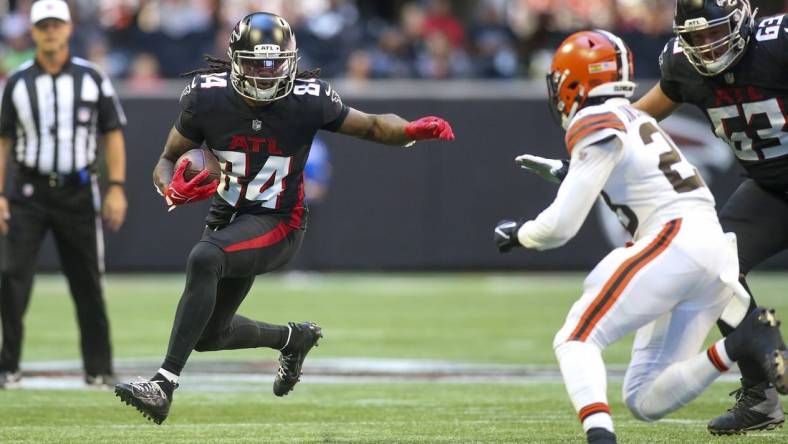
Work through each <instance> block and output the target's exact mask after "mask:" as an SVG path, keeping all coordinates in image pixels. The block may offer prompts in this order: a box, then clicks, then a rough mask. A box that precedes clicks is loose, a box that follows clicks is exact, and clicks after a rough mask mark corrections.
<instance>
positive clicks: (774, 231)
mask: <svg viewBox="0 0 788 444" xmlns="http://www.w3.org/2000/svg"><path fill="white" fill-rule="evenodd" d="M720 222H721V224H722V226H723V229H724V230H725V231H726V232H734V233H736V237H737V240H738V251H739V268H740V272H741V283H742V284H743V285H744V286H745V288H747V289H748V291H749V288H748V287H747V282H746V281H745V277H746V275H747V273H749V271H750V270H752V268H753V267H755V266H757V265H758V264H760V263H761V262H763V261H764V260H765V259H767V258H769V257H770V256H773V255H775V254H777V253H779V252H780V251H782V250H784V249H785V248H786V247H788V203H786V202H785V200H783V198H782V197H780V196H777V195H775V194H772V193H769V192H767V191H765V190H764V189H763V188H761V187H759V186H758V185H757V184H756V183H755V182H754V181H753V180H751V179H747V180H745V181H744V182H743V183H742V184H741V185H740V186H739V188H738V189H737V190H736V192H735V193H734V194H733V195H732V196H731V197H730V198H729V199H728V201H727V202H726V203H725V205H724V206H723V208H722V210H721V211H720ZM751 294H752V293H751ZM750 308H751V310H752V309H754V308H755V300H752V302H751V306H750ZM717 325H718V327H719V329H720V331H721V332H722V334H723V335H728V334H729V333H730V332H731V331H733V328H732V327H731V326H729V325H727V324H726V323H725V322H722V321H721V322H718V324H717ZM737 364H738V366H739V369H740V370H741V373H742V387H741V388H740V389H739V390H737V391H736V392H735V394H736V403H735V405H734V406H733V408H731V409H729V410H728V411H727V412H725V413H723V414H722V415H720V416H718V417H716V418H714V419H712V420H711V421H710V422H709V430H710V431H712V432H715V433H729V432H731V431H746V430H758V429H763V428H774V427H777V426H778V425H780V424H782V423H783V422H784V420H785V418H784V415H783V409H782V405H781V403H780V399H779V397H778V395H777V391H776V390H775V389H774V388H773V387H770V386H769V384H768V382H766V375H765V374H764V373H763V371H762V370H761V369H760V367H759V365H758V364H757V363H755V362H753V361H751V360H749V359H743V360H741V361H740V362H738V363H737Z"/></svg>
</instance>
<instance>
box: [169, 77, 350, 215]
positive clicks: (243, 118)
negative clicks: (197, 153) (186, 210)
mask: <svg viewBox="0 0 788 444" xmlns="http://www.w3.org/2000/svg"><path fill="white" fill-rule="evenodd" d="M180 105H181V113H180V115H179V116H178V119H177V120H176V122H175V128H176V129H177V130H178V132H180V133H181V134H182V135H183V136H184V137H186V138H188V139H190V140H192V141H194V142H195V143H202V142H204V143H205V145H206V146H207V147H208V148H210V149H211V151H212V152H213V153H214V154H215V155H216V157H217V158H218V159H219V163H220V165H221V168H222V175H221V179H220V183H219V188H218V190H217V194H216V195H215V196H214V199H213V202H212V206H211V212H210V214H209V216H208V219H207V223H208V224H209V225H213V224H222V223H227V222H229V220H230V218H231V217H232V215H233V214H234V213H253V214H265V213H275V214H290V213H291V212H293V211H295V210H301V209H302V208H303V207H304V190H303V187H304V183H303V182H304V181H303V173H304V166H305V164H306V159H307V157H308V156H309V150H310V148H311V146H312V140H313V139H314V137H315V134H316V133H317V131H319V130H321V129H325V130H329V131H336V130H338V129H339V127H340V126H342V123H343V122H344V120H345V117H346V116H347V114H348V110H349V109H348V107H347V106H345V105H344V104H343V103H342V100H341V99H340V97H339V95H338V94H337V93H336V91H334V90H333V89H332V88H331V86H330V85H329V84H328V83H326V82H324V81H322V80H318V79H296V80H295V85H294V87H293V91H292V92H291V93H290V94H289V95H287V96H286V97H284V98H282V99H279V100H276V101H273V102H269V103H263V104H262V106H252V105H250V104H249V103H247V102H246V101H244V100H243V98H242V97H241V96H239V95H238V94H237V93H236V92H235V89H233V87H232V85H231V84H230V82H229V81H228V74H227V73H220V74H208V75H198V76H196V77H194V78H193V79H192V82H191V83H190V84H189V85H187V86H186V89H184V91H183V93H182V94H181V99H180Z"/></svg>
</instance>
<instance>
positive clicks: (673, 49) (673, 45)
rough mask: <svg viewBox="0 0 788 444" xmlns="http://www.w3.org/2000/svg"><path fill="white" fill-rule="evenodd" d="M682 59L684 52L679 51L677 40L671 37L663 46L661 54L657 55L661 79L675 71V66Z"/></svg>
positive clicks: (679, 46)
mask: <svg viewBox="0 0 788 444" xmlns="http://www.w3.org/2000/svg"><path fill="white" fill-rule="evenodd" d="M682 59H685V57H684V50H683V49H681V45H679V41H678V39H677V38H676V37H673V38H671V39H670V40H668V43H666V44H665V47H664V48H663V49H662V53H661V54H660V55H659V68H660V71H661V72H662V77H663V78H665V77H668V76H670V74H672V73H673V72H674V71H675V69H676V64H677V63H680V61H681V60H682Z"/></svg>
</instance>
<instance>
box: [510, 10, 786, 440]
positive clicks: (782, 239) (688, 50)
mask: <svg viewBox="0 0 788 444" xmlns="http://www.w3.org/2000/svg"><path fill="white" fill-rule="evenodd" d="M756 14H757V10H756V11H755V12H752V11H751V8H750V4H749V1H748V0H678V1H677V4H676V11H675V19H674V31H675V33H676V37H674V38H673V39H671V40H670V41H668V43H667V45H666V46H665V49H664V50H663V53H662V55H661V56H660V60H659V62H660V68H661V73H662V74H661V77H662V78H661V80H660V82H659V83H658V84H656V85H655V86H654V87H653V88H652V89H651V90H650V91H649V92H648V93H646V95H644V96H643V97H642V98H641V99H640V100H638V101H637V102H635V104H634V107H635V108H637V109H639V110H641V111H644V112H646V113H648V114H650V115H652V116H654V118H655V119H657V120H662V119H664V118H666V117H668V116H669V115H670V114H672V113H673V112H674V111H675V110H676V109H677V108H678V107H679V106H681V104H682V103H690V104H693V105H695V106H697V107H698V108H700V109H701V110H702V111H703V113H704V115H705V116H706V118H707V119H708V121H709V124H710V125H711V129H712V131H713V132H714V134H715V135H716V136H717V137H719V138H721V139H722V140H724V141H725V142H727V143H728V145H730V147H731V149H732V150H733V152H734V154H735V155H736V157H737V159H738V160H739V163H740V164H741V165H742V167H743V168H744V169H745V170H746V172H747V176H748V178H747V179H745V180H744V182H742V184H741V185H740V186H739V188H738V189H737V190H736V192H735V193H734V194H733V195H732V196H731V197H730V198H729V199H728V200H727V202H725V204H724V206H723V207H722V209H721V210H720V223H721V224H722V227H723V229H724V230H725V231H726V232H734V233H735V234H736V237H737V242H738V254H739V269H740V272H741V276H740V280H741V283H742V284H743V285H744V287H745V288H748V287H747V283H746V281H745V277H746V275H747V273H749V272H750V270H752V269H753V267H755V266H756V265H758V264H760V263H761V262H763V261H764V260H766V259H768V258H769V257H771V256H774V255H775V254H777V253H779V252H781V251H783V250H785V249H786V248H788V195H787V194H786V193H788V130H787V129H788V126H787V125H786V119H788V103H786V98H787V97H788V84H786V79H788V19H786V15H785V14H783V15H777V16H774V17H765V18H762V19H759V20H755V15H756ZM520 162H521V164H522V166H523V167H524V168H526V169H530V170H532V171H535V172H537V173H538V174H540V175H541V176H543V177H545V178H547V179H548V180H553V181H555V179H556V178H558V179H560V177H561V176H562V174H564V173H563V171H565V164H564V165H562V164H561V161H555V160H552V159H542V158H539V157H536V156H530V155H526V156H523V157H522V158H521V159H520ZM562 167H563V169H562ZM556 175H557V176H556ZM750 304H751V305H750V310H753V309H755V306H756V305H755V301H754V300H753V299H751V302H750ZM718 326H719V328H720V331H722V333H723V334H728V333H729V332H730V331H731V330H732V327H731V326H729V325H727V324H726V323H725V322H724V321H720V322H718ZM738 364H739V369H740V370H741V373H742V379H741V382H742V387H741V388H740V389H738V390H736V391H735V392H733V393H735V395H736V403H735V405H734V406H733V407H732V408H730V409H728V411H727V412H726V413H724V414H722V415H720V416H718V417H717V418H714V419H712V420H711V421H710V422H709V425H708V429H709V431H710V432H711V433H712V434H718V435H719V434H734V433H743V432H746V431H750V430H761V429H773V428H775V427H777V426H780V425H782V424H783V422H784V421H785V417H784V414H783V408H782V405H781V404H780V399H779V397H778V396H777V392H776V391H775V389H774V387H770V386H769V383H768V381H767V378H766V375H764V374H763V372H762V371H761V369H760V366H759V365H758V364H757V363H756V362H752V361H750V360H748V359H743V360H742V361H740V362H739V363H738Z"/></svg>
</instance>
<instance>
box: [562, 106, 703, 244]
mask: <svg viewBox="0 0 788 444" xmlns="http://www.w3.org/2000/svg"><path fill="white" fill-rule="evenodd" d="M566 146H567V149H568V150H569V153H570V155H571V162H570V169H569V173H568V175H567V178H566V180H565V181H564V184H562V186H561V188H564V185H568V186H569V187H572V186H573V184H575V185H576V191H575V192H572V193H570V194H572V195H573V196H574V197H575V199H577V198H578V197H579V196H582V195H584V194H586V193H588V191H589V190H595V194H597V193H598V194H597V195H601V197H602V199H603V200H604V201H605V203H606V204H607V205H608V206H609V207H610V209H612V210H613V211H614V212H615V213H616V215H617V216H618V219H619V221H620V222H621V224H622V225H623V226H624V228H626V230H627V231H628V232H629V233H630V235H632V237H633V239H635V240H638V239H640V238H641V237H643V236H644V235H648V234H649V233H652V232H653V231H654V230H660V229H661V228H662V227H663V225H664V224H666V223H667V222H669V221H671V220H673V219H677V218H680V217H685V216H687V215H689V214H690V213H692V212H695V211H698V210H700V211H706V212H707V213H708V214H710V215H713V217H714V219H715V220H716V214H715V213H714V197H713V196H712V194H711V192H710V191H709V189H708V187H707V186H706V184H705V183H704V182H703V179H702V178H701V177H700V174H699V173H698V170H697V169H696V168H695V167H694V166H693V165H692V164H691V163H690V162H688V161H687V159H686V158H685V157H684V155H683V154H682V153H681V152H680V151H679V149H678V148H677V147H676V145H675V144H674V143H673V141H672V140H671V139H670V136H668V134H667V133H665V132H664V131H663V130H662V129H661V128H660V127H659V125H658V124H657V122H656V121H655V120H654V119H653V118H652V117H651V116H649V115H647V114H645V113H642V112H640V111H638V110H636V109H635V108H634V107H632V106H631V105H630V102H629V101H628V100H626V99H610V100H607V101H606V102H605V103H604V104H602V105H597V106H590V107H587V108H583V109H582V110H581V111H580V112H579V113H578V114H577V115H576V116H575V117H574V118H573V119H572V120H571V121H570V123H569V129H568V130H567V133H566ZM567 181H571V182H572V183H566V182H567ZM600 189H601V191H599V190H600ZM562 191H563V190H562ZM562 191H559V199H560V198H561V196H560V195H561V193H562ZM590 197H591V198H594V197H595V196H590ZM589 204H590V203H589ZM566 217H571V216H569V215H563V216H562V218H566Z"/></svg>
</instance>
